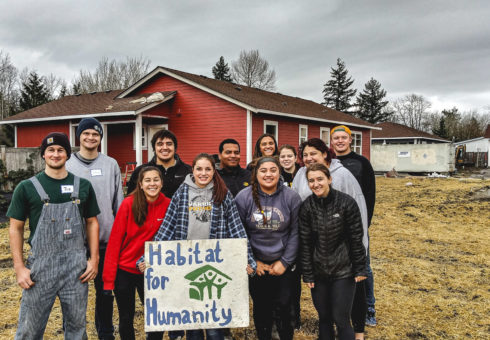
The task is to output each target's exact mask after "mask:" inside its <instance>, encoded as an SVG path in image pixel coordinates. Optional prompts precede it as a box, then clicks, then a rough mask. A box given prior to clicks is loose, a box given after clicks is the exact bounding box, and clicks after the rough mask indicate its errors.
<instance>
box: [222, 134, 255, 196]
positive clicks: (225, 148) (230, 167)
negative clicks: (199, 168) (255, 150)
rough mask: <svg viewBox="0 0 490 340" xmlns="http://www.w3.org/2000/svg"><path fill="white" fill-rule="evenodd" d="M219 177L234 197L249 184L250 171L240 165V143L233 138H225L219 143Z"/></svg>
mask: <svg viewBox="0 0 490 340" xmlns="http://www.w3.org/2000/svg"><path fill="white" fill-rule="evenodd" d="M219 160H220V169H218V172H219V174H220V175H221V178H223V180H224V181H225V184H226V187H227V188H228V190H230V192H231V194H232V195H233V197H235V196H236V195H237V194H238V193H239V192H240V190H242V189H243V188H246V187H247V186H249V184H250V177H251V172H250V171H248V170H247V169H243V168H242V167H240V144H238V142H237V141H236V140H234V139H225V140H224V141H222V142H221V143H220V144H219Z"/></svg>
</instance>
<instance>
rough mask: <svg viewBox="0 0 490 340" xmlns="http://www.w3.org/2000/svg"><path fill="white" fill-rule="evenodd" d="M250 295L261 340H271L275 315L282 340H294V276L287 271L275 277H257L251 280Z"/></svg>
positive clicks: (256, 327)
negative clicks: (292, 296)
mask: <svg viewBox="0 0 490 340" xmlns="http://www.w3.org/2000/svg"><path fill="white" fill-rule="evenodd" d="M249 283H250V284H249V290H250V295H251V296H252V300H253V318H254V323H255V330H256V331H257V337H258V338H259V340H270V339H271V332H272V321H273V313H274V312H275V313H276V315H275V321H276V326H277V331H278V333H279V337H280V339H281V340H292V339H293V323H292V320H291V293H292V292H291V290H292V274H291V270H290V269H286V271H285V272H284V274H282V275H280V276H273V275H269V274H265V275H262V276H258V275H255V276H254V277H251V278H250V280H249Z"/></svg>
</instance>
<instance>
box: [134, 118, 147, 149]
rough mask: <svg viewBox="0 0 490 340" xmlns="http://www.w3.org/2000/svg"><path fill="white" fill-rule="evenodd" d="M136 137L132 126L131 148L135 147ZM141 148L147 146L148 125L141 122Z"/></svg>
mask: <svg viewBox="0 0 490 340" xmlns="http://www.w3.org/2000/svg"><path fill="white" fill-rule="evenodd" d="M135 137H136V133H135V131H134V128H133V149H136V143H135V140H134V138H135ZM141 148H142V149H143V150H146V149H147V148H148V126H147V125H146V124H143V125H142V126H141Z"/></svg>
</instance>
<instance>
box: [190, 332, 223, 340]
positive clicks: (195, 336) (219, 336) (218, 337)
mask: <svg viewBox="0 0 490 340" xmlns="http://www.w3.org/2000/svg"><path fill="white" fill-rule="evenodd" d="M205 331H206V340H224V338H225V337H224V334H223V330H222V329H206V330H205ZM186 339H187V340H203V339H204V331H203V330H202V329H193V330H190V331H187V332H186Z"/></svg>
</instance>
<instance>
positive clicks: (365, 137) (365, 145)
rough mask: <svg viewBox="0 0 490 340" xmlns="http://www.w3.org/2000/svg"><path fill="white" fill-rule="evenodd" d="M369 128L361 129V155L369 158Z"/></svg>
mask: <svg viewBox="0 0 490 340" xmlns="http://www.w3.org/2000/svg"><path fill="white" fill-rule="evenodd" d="M370 131H371V130H363V131H362V155H363V156H364V157H366V158H367V159H369V160H371V132H370Z"/></svg>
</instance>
